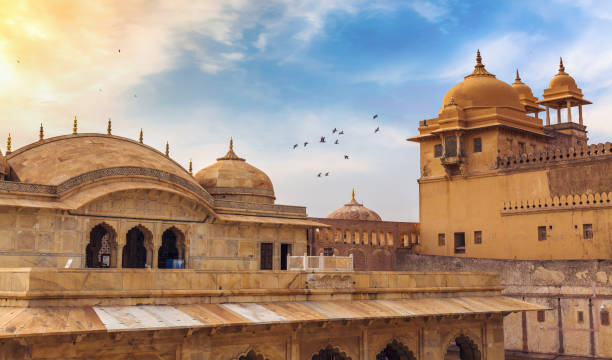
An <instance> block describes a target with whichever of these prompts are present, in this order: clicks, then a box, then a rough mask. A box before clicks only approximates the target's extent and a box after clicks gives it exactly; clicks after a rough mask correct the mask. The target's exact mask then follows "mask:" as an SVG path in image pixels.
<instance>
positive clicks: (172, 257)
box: [157, 226, 185, 269]
mask: <svg viewBox="0 0 612 360" xmlns="http://www.w3.org/2000/svg"><path fill="white" fill-rule="evenodd" d="M157 267H158V268H160V269H184V268H185V235H184V234H183V232H182V231H180V230H179V229H177V228H175V227H174V226H173V227H171V228H169V229H167V230H166V231H164V233H163V234H162V244H161V246H160V247H159V250H158V252H157Z"/></svg>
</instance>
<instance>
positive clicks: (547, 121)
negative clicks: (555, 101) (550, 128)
mask: <svg viewBox="0 0 612 360" xmlns="http://www.w3.org/2000/svg"><path fill="white" fill-rule="evenodd" d="M549 109H550V108H549V107H548V105H546V125H550V111H549Z"/></svg>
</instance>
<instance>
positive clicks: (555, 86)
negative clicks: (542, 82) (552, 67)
mask: <svg viewBox="0 0 612 360" xmlns="http://www.w3.org/2000/svg"><path fill="white" fill-rule="evenodd" d="M548 88H549V89H550V90H578V85H576V80H574V78H573V77H571V76H569V74H568V73H566V72H565V66H563V59H562V58H560V60H559V72H558V73H557V75H555V76H553V78H552V80H550V84H549V85H548Z"/></svg>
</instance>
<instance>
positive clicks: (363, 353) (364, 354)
mask: <svg viewBox="0 0 612 360" xmlns="http://www.w3.org/2000/svg"><path fill="white" fill-rule="evenodd" d="M359 340H360V344H359V345H360V347H361V349H360V351H359V359H360V360H370V357H369V356H368V328H363V330H361V339H359Z"/></svg>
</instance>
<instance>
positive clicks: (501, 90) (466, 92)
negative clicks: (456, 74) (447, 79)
mask: <svg viewBox="0 0 612 360" xmlns="http://www.w3.org/2000/svg"><path fill="white" fill-rule="evenodd" d="M451 98H453V99H454V100H453V101H454V103H455V104H457V105H458V106H460V107H461V108H463V109H467V108H470V107H511V108H515V109H518V110H521V111H523V110H524V107H523V105H521V103H520V101H519V96H518V93H517V92H516V90H515V89H514V88H513V87H512V86H510V85H509V84H507V83H505V82H503V81H501V80H498V79H496V78H495V75H493V74H491V73H489V72H488V71H487V70H486V69H485V67H484V65H483V64H482V58H481V57H480V51H478V52H477V53H476V66H474V71H473V72H472V73H471V74H470V75H467V76H466V77H465V80H463V81H462V82H460V83H459V84H457V85H455V86H453V87H452V88H451V89H450V90H449V91H448V92H447V93H446V95H444V100H443V102H442V109H440V112H442V110H443V109H444V106H445V105H447V104H450V103H451Z"/></svg>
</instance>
